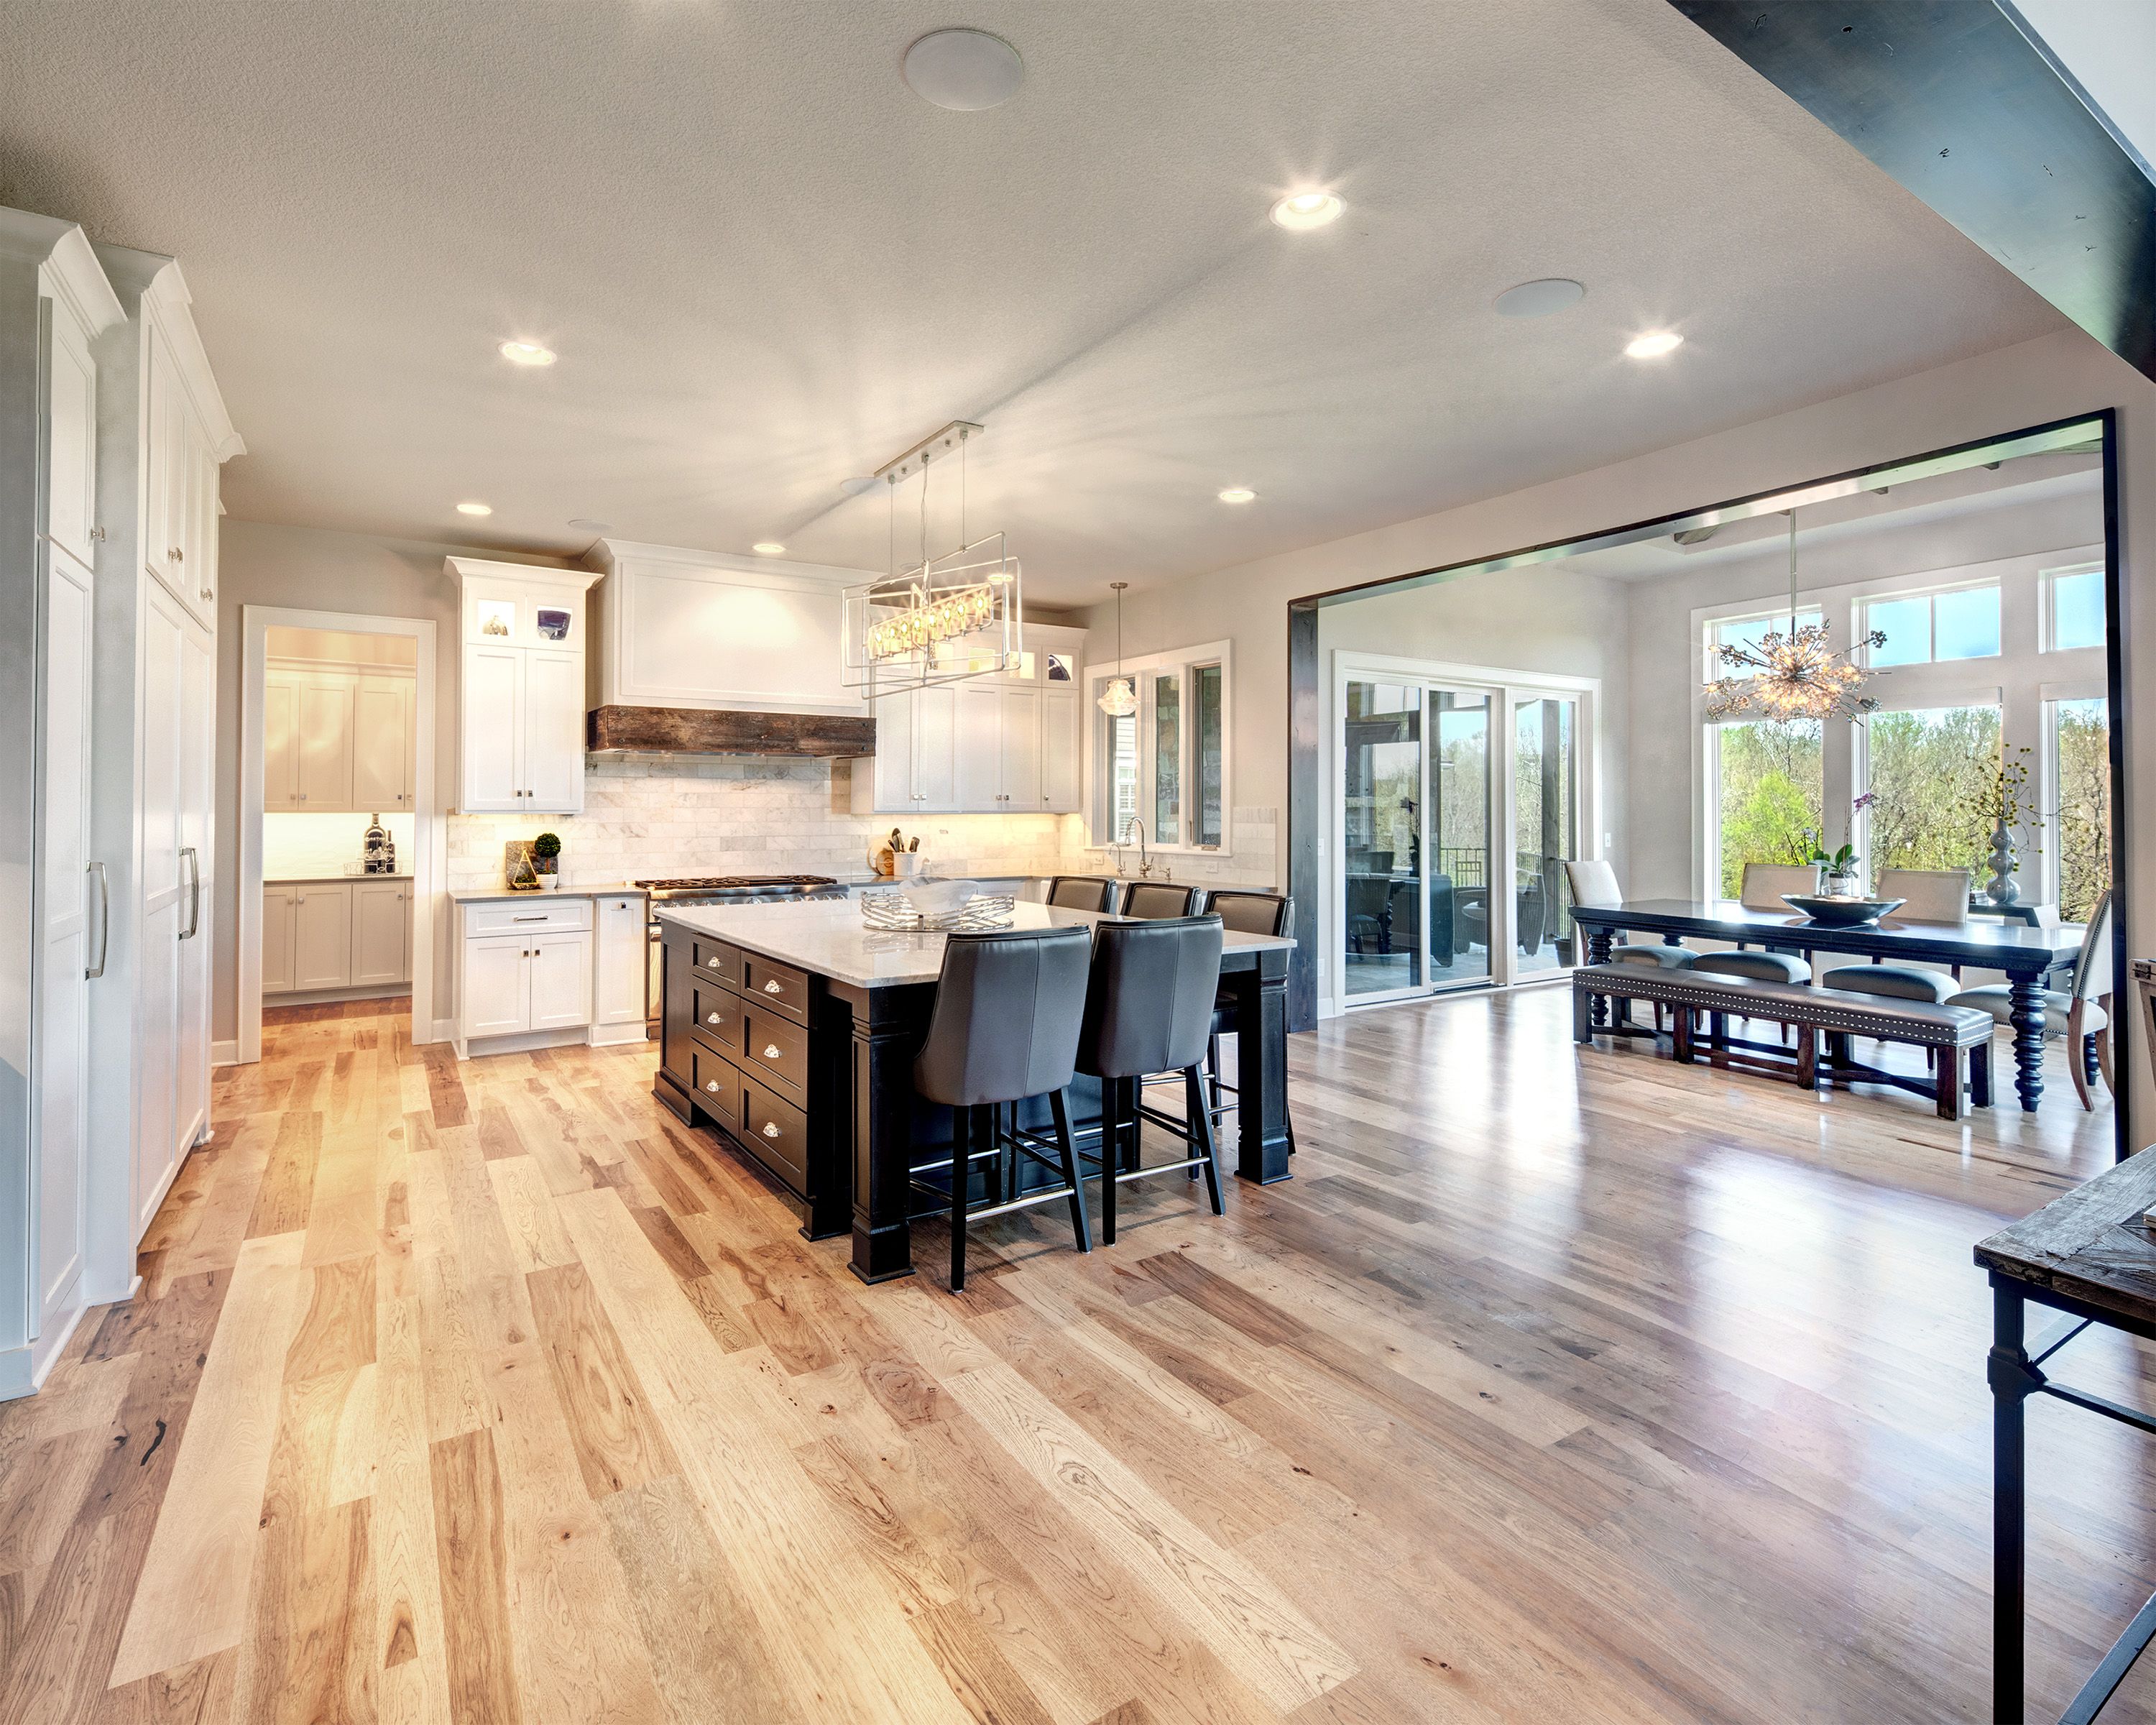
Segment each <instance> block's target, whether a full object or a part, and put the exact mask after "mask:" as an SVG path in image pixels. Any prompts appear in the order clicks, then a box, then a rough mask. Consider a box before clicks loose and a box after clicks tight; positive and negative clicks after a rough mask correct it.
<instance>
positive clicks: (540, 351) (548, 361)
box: [501, 341, 554, 366]
mask: <svg viewBox="0 0 2156 1725" xmlns="http://www.w3.org/2000/svg"><path fill="white" fill-rule="evenodd" d="M501 357H503V358H504V359H506V360H507V361H508V362H510V364H511V365H513V366H550V365H552V364H553V363H554V350H553V349H552V348H551V347H541V346H540V345H539V344H538V343H537V342H536V341H504V342H503V343H502V344H501Z"/></svg>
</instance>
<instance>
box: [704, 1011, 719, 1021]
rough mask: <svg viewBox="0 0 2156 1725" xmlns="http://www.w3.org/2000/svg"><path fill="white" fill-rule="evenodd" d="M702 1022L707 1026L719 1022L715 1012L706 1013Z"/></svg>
mask: <svg viewBox="0 0 2156 1725" xmlns="http://www.w3.org/2000/svg"><path fill="white" fill-rule="evenodd" d="M704 1022H705V1023H706V1024H717V1023H718V1022H719V1015H718V1014H716V1013H715V1012H713V1013H706V1014H705V1015H704Z"/></svg>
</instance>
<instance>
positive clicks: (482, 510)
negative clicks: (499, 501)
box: [457, 503, 494, 515]
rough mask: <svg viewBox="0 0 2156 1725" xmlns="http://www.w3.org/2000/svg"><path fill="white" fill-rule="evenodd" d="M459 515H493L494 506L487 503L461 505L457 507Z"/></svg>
mask: <svg viewBox="0 0 2156 1725" xmlns="http://www.w3.org/2000/svg"><path fill="white" fill-rule="evenodd" d="M457 513H458V514H459V515H492V514H493V513H494V506H492V505H491V504H487V503H459V505H458V506H457Z"/></svg>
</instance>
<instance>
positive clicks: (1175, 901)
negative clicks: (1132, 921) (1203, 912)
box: [1122, 880, 1198, 922]
mask: <svg viewBox="0 0 2156 1725" xmlns="http://www.w3.org/2000/svg"><path fill="white" fill-rule="evenodd" d="M1197 908H1198V889H1197V888H1196V887H1194V886H1170V885H1168V882H1166V881H1165V880H1133V881H1132V882H1131V884H1130V885H1129V886H1126V887H1125V888H1124V889H1123V903H1122V913H1123V915H1125V916H1142V917H1144V918H1146V919H1147V921H1148V922H1159V921H1162V920H1163V919H1165V918H1167V917H1170V916H1188V915H1190V913H1191V912H1192V911H1195V910H1196V909H1197Z"/></svg>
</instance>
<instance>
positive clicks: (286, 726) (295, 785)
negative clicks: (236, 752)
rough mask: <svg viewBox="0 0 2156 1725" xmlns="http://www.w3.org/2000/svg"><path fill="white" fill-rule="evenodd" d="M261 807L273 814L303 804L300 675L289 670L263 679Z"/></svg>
mask: <svg viewBox="0 0 2156 1725" xmlns="http://www.w3.org/2000/svg"><path fill="white" fill-rule="evenodd" d="M262 807H263V809H264V813H274V814H291V813H294V812H295V811H296V810H297V809H299V807H300V679H299V677H298V676H297V675H295V674H293V673H290V672H281V671H276V670H272V671H269V672H268V673H267V674H266V675H264V679H263V685H262Z"/></svg>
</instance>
